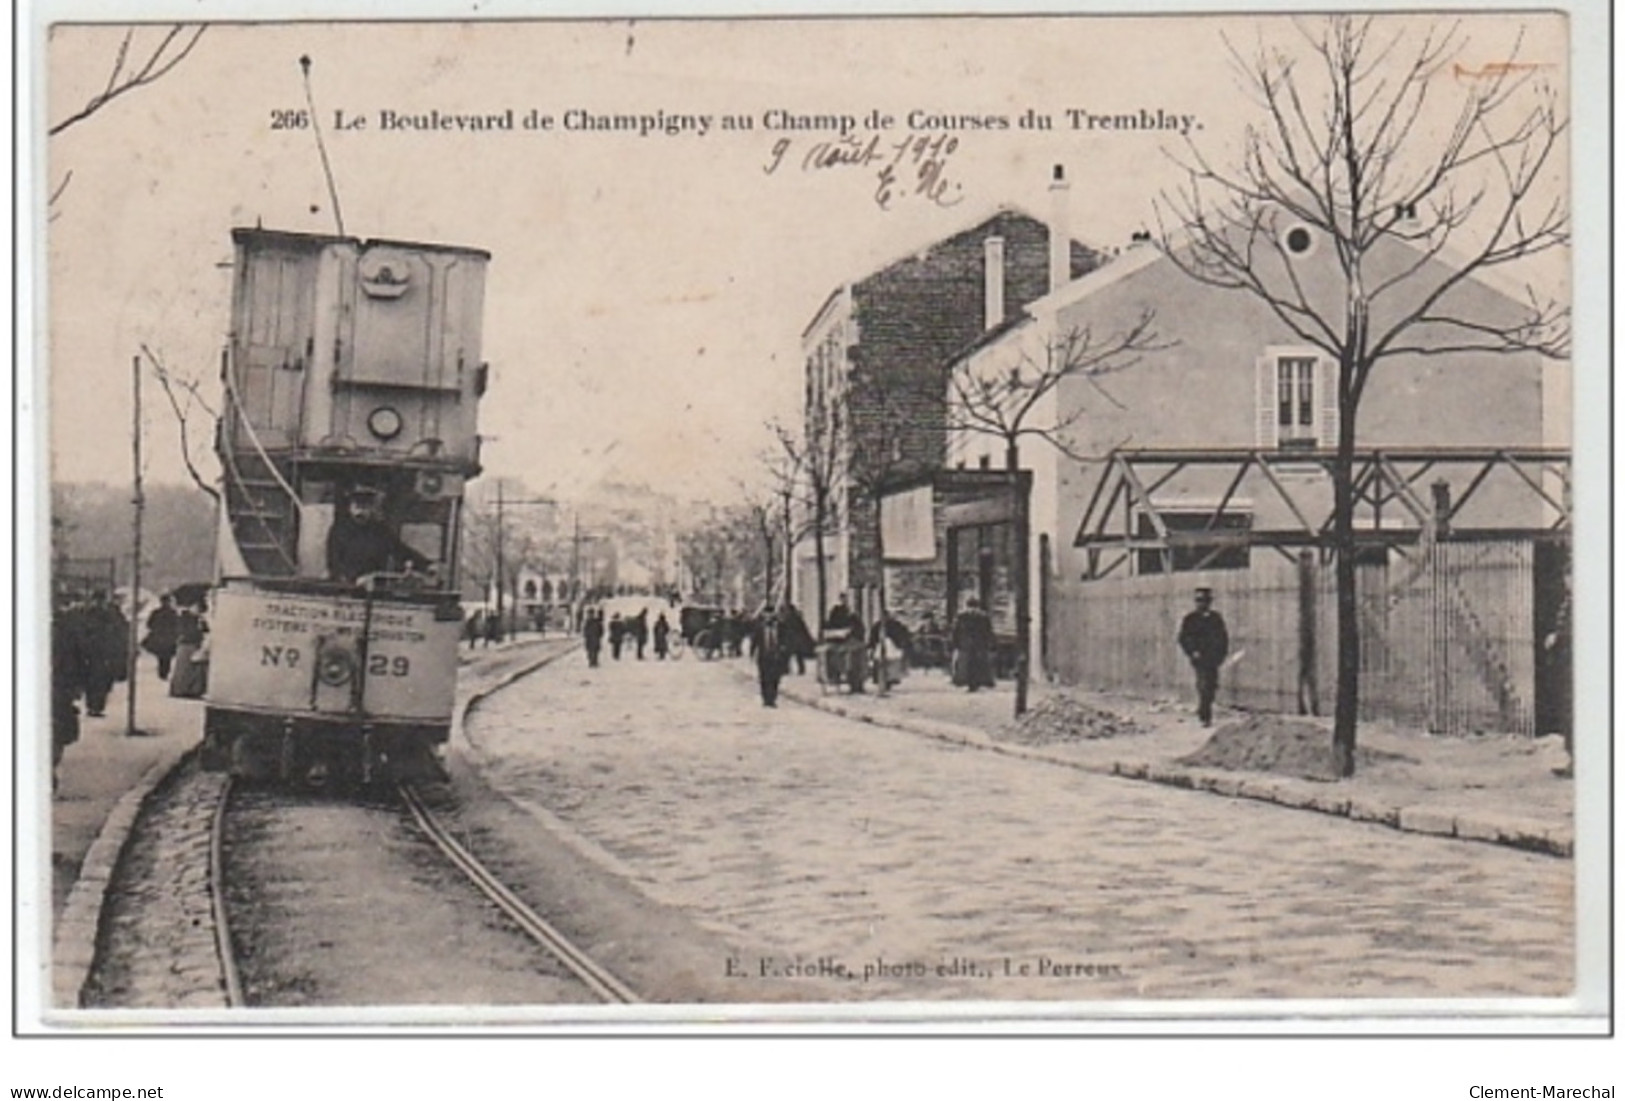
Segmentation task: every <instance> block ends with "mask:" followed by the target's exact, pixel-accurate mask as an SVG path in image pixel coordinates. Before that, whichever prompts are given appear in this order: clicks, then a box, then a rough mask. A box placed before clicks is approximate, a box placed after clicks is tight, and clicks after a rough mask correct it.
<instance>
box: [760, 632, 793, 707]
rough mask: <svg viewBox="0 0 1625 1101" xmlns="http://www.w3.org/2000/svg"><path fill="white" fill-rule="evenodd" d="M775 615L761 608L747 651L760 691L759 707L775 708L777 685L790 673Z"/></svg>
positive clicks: (777, 693)
mask: <svg viewBox="0 0 1625 1101" xmlns="http://www.w3.org/2000/svg"><path fill="white" fill-rule="evenodd" d="M782 631H783V624H782V623H781V622H780V619H779V613H777V612H775V611H774V610H773V609H772V608H763V609H762V614H761V615H760V616H758V617H757V619H756V624H755V627H754V628H753V629H752V631H751V650H752V652H753V653H754V654H755V657H756V681H757V684H758V685H760V687H761V690H762V706H763V707H777V706H779V682H780V681H781V680H783V679H784V674H785V673H787V672H789V670H790V653H789V651H788V650H787V649H786V647H785V641H784V637H783V634H782Z"/></svg>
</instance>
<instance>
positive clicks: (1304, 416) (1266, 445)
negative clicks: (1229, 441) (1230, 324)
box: [1255, 348, 1337, 451]
mask: <svg viewBox="0 0 1625 1101" xmlns="http://www.w3.org/2000/svg"><path fill="white" fill-rule="evenodd" d="M1255 370H1256V376H1255V386H1256V390H1257V408H1256V412H1255V425H1256V433H1255V439H1256V442H1257V444H1258V446H1259V447H1260V448H1261V449H1263V450H1266V451H1276V450H1292V451H1301V450H1316V449H1325V448H1332V447H1336V446H1337V364H1336V363H1334V362H1332V361H1331V360H1330V359H1328V358H1327V357H1325V356H1323V355H1321V354H1319V353H1318V352H1317V351H1315V350H1314V349H1304V348H1271V349H1269V350H1268V351H1267V352H1266V353H1265V354H1264V355H1262V356H1260V357H1259V358H1258V360H1257V363H1256V366H1255Z"/></svg>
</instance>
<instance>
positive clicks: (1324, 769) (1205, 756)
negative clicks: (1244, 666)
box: [1178, 715, 1406, 781]
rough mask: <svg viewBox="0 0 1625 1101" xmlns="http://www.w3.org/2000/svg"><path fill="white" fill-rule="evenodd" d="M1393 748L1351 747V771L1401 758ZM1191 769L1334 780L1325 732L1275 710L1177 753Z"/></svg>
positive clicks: (1230, 726)
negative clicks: (1184, 753)
mask: <svg viewBox="0 0 1625 1101" xmlns="http://www.w3.org/2000/svg"><path fill="white" fill-rule="evenodd" d="M1405 759H1406V758H1403V757H1401V756H1400V755H1399V754H1397V753H1383V752H1381V751H1379V750H1372V749H1361V748H1358V747H1356V749H1355V751H1354V767H1355V772H1356V773H1358V772H1359V771H1360V770H1362V769H1364V768H1366V767H1367V766H1370V765H1374V764H1376V763H1378V762H1380V761H1397V760H1405ZM1178 763H1179V764H1182V765H1190V766H1192V767H1194V768H1221V769H1228V770H1231V771H1246V772H1271V773H1276V774H1278V775H1282V776H1300V777H1302V778H1303V779H1306V780H1328V781H1329V780H1336V779H1337V778H1338V776H1337V770H1336V768H1335V766H1334V765H1333V762H1332V735H1331V731H1329V730H1327V729H1326V728H1325V727H1323V726H1320V725H1318V724H1316V723H1312V722H1306V721H1304V720H1302V719H1293V718H1287V717H1284V716H1281V715H1254V716H1252V717H1251V718H1248V719H1244V720H1243V721H1241V722H1238V723H1230V724H1228V725H1226V726H1221V727H1220V728H1219V729H1218V730H1215V731H1214V732H1213V736H1212V737H1211V738H1209V739H1208V740H1207V744H1205V745H1203V746H1202V748H1201V749H1198V750H1197V751H1196V752H1195V753H1192V754H1190V755H1189V756H1185V757H1181V758H1179V762H1178Z"/></svg>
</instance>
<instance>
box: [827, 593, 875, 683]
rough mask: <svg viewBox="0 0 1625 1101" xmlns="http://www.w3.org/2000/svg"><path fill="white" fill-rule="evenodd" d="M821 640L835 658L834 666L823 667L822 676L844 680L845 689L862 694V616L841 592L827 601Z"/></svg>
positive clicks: (863, 648)
mask: <svg viewBox="0 0 1625 1101" xmlns="http://www.w3.org/2000/svg"><path fill="white" fill-rule="evenodd" d="M824 642H825V643H826V644H827V645H828V646H829V653H830V659H831V660H832V662H834V666H833V667H832V668H830V669H828V670H826V671H825V676H826V677H827V678H829V679H831V680H834V681H842V680H844V681H845V682H846V688H847V691H848V692H851V693H853V694H854V695H859V694H862V692H863V679H864V676H865V674H866V673H867V672H868V670H867V669H866V668H865V663H864V650H865V637H864V630H863V620H862V619H860V618H858V614H857V613H856V612H854V611H853V610H852V608H851V606H850V605H848V604H847V602H846V597H844V596H841V597H837V598H836V600H835V603H834V604H832V605H830V609H829V614H828V615H826V616H825V617H824Z"/></svg>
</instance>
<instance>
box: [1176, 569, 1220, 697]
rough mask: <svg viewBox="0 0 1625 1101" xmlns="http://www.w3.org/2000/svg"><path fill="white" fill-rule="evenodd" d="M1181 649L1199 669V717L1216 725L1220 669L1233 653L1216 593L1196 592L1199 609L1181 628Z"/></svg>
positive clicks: (1185, 620) (1188, 615) (1193, 612)
mask: <svg viewBox="0 0 1625 1101" xmlns="http://www.w3.org/2000/svg"><path fill="white" fill-rule="evenodd" d="M1179 648H1180V649H1181V650H1183V651H1185V656H1186V657H1187V658H1189V659H1190V662H1191V668H1193V669H1195V670H1196V717H1197V718H1198V719H1200V720H1202V725H1203V726H1212V725H1213V697H1214V696H1216V695H1218V694H1219V667H1220V666H1222V665H1223V664H1224V659H1225V656H1226V655H1227V654H1229V653H1230V632H1229V631H1227V630H1225V626H1224V617H1223V616H1221V615H1220V614H1219V613H1218V612H1215V611H1214V610H1213V590H1212V589H1209V588H1206V587H1204V588H1200V589H1197V590H1196V609H1195V611H1192V612H1190V613H1188V614H1187V615H1186V616H1185V619H1184V621H1183V622H1182V623H1180V625H1179Z"/></svg>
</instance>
